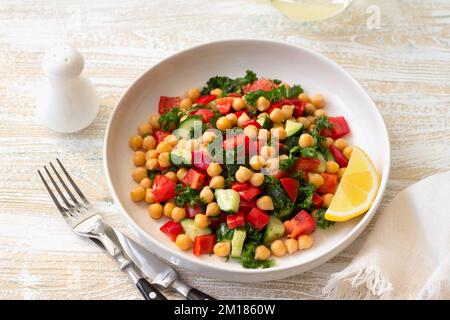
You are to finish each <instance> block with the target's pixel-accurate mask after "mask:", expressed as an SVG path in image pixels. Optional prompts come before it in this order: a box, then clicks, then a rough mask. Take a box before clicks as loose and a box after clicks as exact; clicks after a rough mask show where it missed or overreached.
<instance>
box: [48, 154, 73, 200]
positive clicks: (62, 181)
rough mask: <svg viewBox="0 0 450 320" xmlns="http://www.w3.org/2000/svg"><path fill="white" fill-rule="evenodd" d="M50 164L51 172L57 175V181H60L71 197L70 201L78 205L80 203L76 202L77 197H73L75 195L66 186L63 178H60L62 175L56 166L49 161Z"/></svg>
mask: <svg viewBox="0 0 450 320" xmlns="http://www.w3.org/2000/svg"><path fill="white" fill-rule="evenodd" d="M50 166H51V167H52V169H53V172H55V174H56V176H57V177H58V180H59V182H61V184H62V186H63V188H64V190H66V192H67V194H68V195H69V197H70V198H71V199H72V201H73V202H74V203H75V204H77V205H80V203H79V202H78V200H77V198H75V196H74V195H73V193H72V191H70V189H69V187H67V184H66V183H65V182H64V180H63V179H62V177H61V176H60V175H59V172H58V171H56V168H55V167H54V166H53V163H51V162H50Z"/></svg>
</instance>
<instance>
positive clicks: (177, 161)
mask: <svg viewBox="0 0 450 320" xmlns="http://www.w3.org/2000/svg"><path fill="white" fill-rule="evenodd" d="M169 159H170V162H171V163H172V164H173V165H175V166H179V167H182V166H188V165H191V163H192V154H191V152H190V151H188V150H186V149H175V150H173V151H171V152H170V153H169Z"/></svg>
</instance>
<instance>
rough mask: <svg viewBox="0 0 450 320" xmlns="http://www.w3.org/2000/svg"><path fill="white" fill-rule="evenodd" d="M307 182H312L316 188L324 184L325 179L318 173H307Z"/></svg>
mask: <svg viewBox="0 0 450 320" xmlns="http://www.w3.org/2000/svg"><path fill="white" fill-rule="evenodd" d="M308 182H309V183H312V184H314V185H315V186H316V187H317V188H318V187H320V186H321V185H323V184H324V182H325V180H324V179H323V177H322V175H320V174H318V173H308Z"/></svg>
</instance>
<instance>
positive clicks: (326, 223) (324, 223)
mask: <svg viewBox="0 0 450 320" xmlns="http://www.w3.org/2000/svg"><path fill="white" fill-rule="evenodd" d="M325 212H327V210H326V209H319V210H317V212H316V213H315V214H314V218H315V219H316V225H317V227H318V228H320V229H328V228H329V227H331V226H334V224H335V222H334V221H330V220H327V219H325Z"/></svg>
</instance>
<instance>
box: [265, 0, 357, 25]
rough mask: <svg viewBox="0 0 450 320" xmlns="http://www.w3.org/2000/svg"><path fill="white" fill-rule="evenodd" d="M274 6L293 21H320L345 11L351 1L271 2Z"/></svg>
mask: <svg viewBox="0 0 450 320" xmlns="http://www.w3.org/2000/svg"><path fill="white" fill-rule="evenodd" d="M271 2H272V5H273V6H274V7H275V8H277V9H278V11H280V12H281V13H282V14H284V15H285V16H287V17H289V18H291V19H292V20H295V21H299V22H303V21H319V20H325V19H328V18H331V17H334V16H336V15H338V14H340V13H341V12H342V11H344V10H345V9H346V8H347V7H348V6H349V4H350V2H351V0H271Z"/></svg>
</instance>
